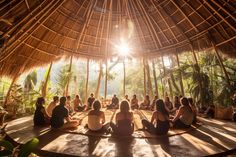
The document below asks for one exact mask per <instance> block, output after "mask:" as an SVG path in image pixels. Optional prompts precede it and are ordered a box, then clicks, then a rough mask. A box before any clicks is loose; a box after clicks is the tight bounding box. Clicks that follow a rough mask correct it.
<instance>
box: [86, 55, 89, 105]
mask: <svg viewBox="0 0 236 157" xmlns="http://www.w3.org/2000/svg"><path fill="white" fill-rule="evenodd" d="M86 69H87V76H86V84H85V101H86V100H87V99H88V82H89V59H87V68H86Z"/></svg>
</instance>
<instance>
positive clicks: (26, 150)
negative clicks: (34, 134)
mask: <svg viewBox="0 0 236 157" xmlns="http://www.w3.org/2000/svg"><path fill="white" fill-rule="evenodd" d="M38 144H39V140H38V139H37V138H33V139H31V140H30V141H28V142H27V143H26V144H24V145H22V147H21V149H20V151H19V154H18V157H26V156H29V155H30V153H31V152H32V151H33V150H34V149H35V148H36V147H37V146H38Z"/></svg>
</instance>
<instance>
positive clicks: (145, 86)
mask: <svg viewBox="0 0 236 157" xmlns="http://www.w3.org/2000/svg"><path fill="white" fill-rule="evenodd" d="M143 84H144V96H145V95H146V94H147V85H146V68H145V59H144V58H143Z"/></svg>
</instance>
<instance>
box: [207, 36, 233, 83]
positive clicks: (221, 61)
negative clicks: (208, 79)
mask: <svg viewBox="0 0 236 157" xmlns="http://www.w3.org/2000/svg"><path fill="white" fill-rule="evenodd" d="M208 36H209V40H210V41H211V44H212V47H213V48H214V51H215V54H216V57H217V59H218V61H219V63H220V66H221V68H222V70H223V72H224V75H225V78H226V81H227V83H228V85H229V86H230V78H229V75H228V73H227V71H226V69H225V66H224V64H223V60H222V58H221V56H220V54H219V52H218V50H217V48H216V45H215V43H214V40H213V37H212V36H211V34H210V33H209V32H208Z"/></svg>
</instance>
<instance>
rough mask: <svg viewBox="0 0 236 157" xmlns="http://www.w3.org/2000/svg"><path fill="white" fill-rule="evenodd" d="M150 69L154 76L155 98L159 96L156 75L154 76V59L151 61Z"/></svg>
mask: <svg viewBox="0 0 236 157" xmlns="http://www.w3.org/2000/svg"><path fill="white" fill-rule="evenodd" d="M152 70H153V78H154V83H155V91H156V95H157V98H159V93H158V86H157V76H156V69H155V63H154V61H152Z"/></svg>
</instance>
